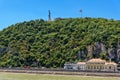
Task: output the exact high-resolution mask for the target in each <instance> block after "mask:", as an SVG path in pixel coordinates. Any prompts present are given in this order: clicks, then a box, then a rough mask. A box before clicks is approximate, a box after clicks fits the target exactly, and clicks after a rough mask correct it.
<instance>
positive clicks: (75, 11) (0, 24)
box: [0, 0, 120, 30]
mask: <svg viewBox="0 0 120 80" xmlns="http://www.w3.org/2000/svg"><path fill="white" fill-rule="evenodd" d="M119 4H120V0H0V30H2V29H4V28H6V27H8V26H10V25H12V24H15V23H17V22H23V21H29V20H34V19H40V18H42V19H44V20H47V16H48V10H51V13H52V19H54V18H57V17H62V18H69V17H72V18H76V17H80V16H81V15H80V13H79V10H80V9H82V10H83V14H82V15H83V17H102V18H107V19H111V18H113V19H115V20H120V15H119V14H120V5H119Z"/></svg>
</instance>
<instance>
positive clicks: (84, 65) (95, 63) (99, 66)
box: [64, 58, 117, 72]
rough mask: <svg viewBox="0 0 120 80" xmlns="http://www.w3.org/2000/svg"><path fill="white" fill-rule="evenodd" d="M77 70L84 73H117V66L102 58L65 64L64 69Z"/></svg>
mask: <svg viewBox="0 0 120 80" xmlns="http://www.w3.org/2000/svg"><path fill="white" fill-rule="evenodd" d="M69 67H70V68H71V69H73V70H74V69H75V70H82V71H110V72H116V71H117V64H116V63H114V62H111V61H110V62H106V61H105V60H102V59H100V58H97V59H90V60H88V61H87V62H78V63H76V64H74V65H73V64H72V63H71V64H65V65H64V69H69Z"/></svg>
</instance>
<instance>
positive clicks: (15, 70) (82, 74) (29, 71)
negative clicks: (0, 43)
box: [0, 69, 120, 77]
mask: <svg viewBox="0 0 120 80" xmlns="http://www.w3.org/2000/svg"><path fill="white" fill-rule="evenodd" d="M0 72H14V73H34V74H55V75H80V76H102V77H120V73H108V72H78V71H64V70H62V71H60V70H53V71H52V70H29V69H0Z"/></svg>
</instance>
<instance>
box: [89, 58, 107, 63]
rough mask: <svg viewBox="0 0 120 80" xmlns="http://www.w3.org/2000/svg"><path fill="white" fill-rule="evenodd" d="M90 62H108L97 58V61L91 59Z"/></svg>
mask: <svg viewBox="0 0 120 80" xmlns="http://www.w3.org/2000/svg"><path fill="white" fill-rule="evenodd" d="M88 62H102V63H103V62H104V63H105V62H106V61H105V60H102V59H100V58H96V59H90V60H89V61H88Z"/></svg>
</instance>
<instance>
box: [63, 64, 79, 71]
mask: <svg viewBox="0 0 120 80" xmlns="http://www.w3.org/2000/svg"><path fill="white" fill-rule="evenodd" d="M64 69H66V70H78V66H77V65H76V63H65V64H64Z"/></svg>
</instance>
